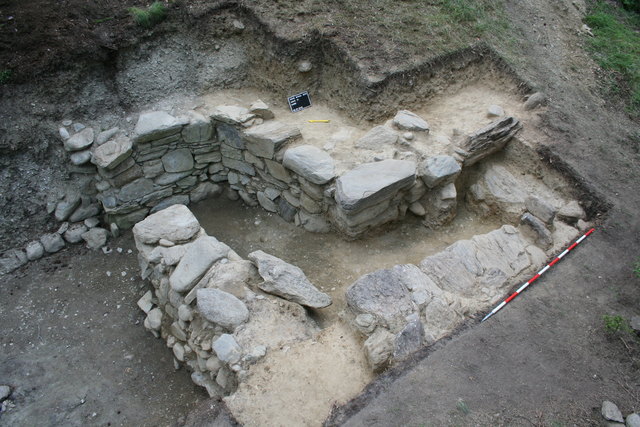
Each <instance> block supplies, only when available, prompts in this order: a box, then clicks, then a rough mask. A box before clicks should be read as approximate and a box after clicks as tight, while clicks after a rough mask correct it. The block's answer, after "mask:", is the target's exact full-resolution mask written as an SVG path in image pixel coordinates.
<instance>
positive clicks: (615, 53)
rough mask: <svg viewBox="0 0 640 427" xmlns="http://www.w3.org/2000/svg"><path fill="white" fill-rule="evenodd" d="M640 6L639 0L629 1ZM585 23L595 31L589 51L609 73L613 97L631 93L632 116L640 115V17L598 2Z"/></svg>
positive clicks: (629, 95) (590, 41)
mask: <svg viewBox="0 0 640 427" xmlns="http://www.w3.org/2000/svg"><path fill="white" fill-rule="evenodd" d="M628 3H629V4H632V3H635V4H636V5H638V4H640V0H633V1H632V0H629V1H628ZM585 22H586V23H587V25H589V26H590V27H591V29H592V31H593V35H594V37H592V38H591V39H590V40H589V44H590V49H591V51H592V53H593V55H594V57H595V58H596V60H597V61H598V63H599V64H600V66H601V67H602V68H603V69H605V70H607V71H608V72H609V73H610V76H609V79H610V83H609V86H610V89H609V91H610V93H611V94H614V95H623V96H625V94H627V93H628V97H629V103H630V108H629V109H630V112H631V113H632V114H633V115H637V114H640V32H639V30H640V15H638V14H637V13H634V12H628V11H625V10H624V9H621V8H619V7H615V6H612V5H611V4H609V3H606V2H604V1H599V2H597V3H596V4H595V6H594V7H593V10H592V12H591V14H590V15H588V16H587V17H586V18H585Z"/></svg>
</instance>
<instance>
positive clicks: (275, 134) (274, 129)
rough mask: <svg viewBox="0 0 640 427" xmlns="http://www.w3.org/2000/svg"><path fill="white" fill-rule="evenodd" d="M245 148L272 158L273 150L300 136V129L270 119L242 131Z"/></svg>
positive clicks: (255, 153) (254, 153)
mask: <svg viewBox="0 0 640 427" xmlns="http://www.w3.org/2000/svg"><path fill="white" fill-rule="evenodd" d="M244 136H245V140H246V145H247V150H249V152H251V154H253V155H255V156H258V157H263V158H266V159H272V158H273V156H274V154H275V152H276V151H278V150H279V149H280V147H282V146H283V145H284V144H285V143H286V142H287V141H293V140H296V139H298V138H300V137H301V136H302V134H301V133H300V129H298V128H297V127H295V126H290V125H288V124H285V123H281V122H278V121H275V120H270V121H268V122H266V123H263V124H261V125H258V126H253V127H252V128H250V129H248V130H246V131H245V132H244Z"/></svg>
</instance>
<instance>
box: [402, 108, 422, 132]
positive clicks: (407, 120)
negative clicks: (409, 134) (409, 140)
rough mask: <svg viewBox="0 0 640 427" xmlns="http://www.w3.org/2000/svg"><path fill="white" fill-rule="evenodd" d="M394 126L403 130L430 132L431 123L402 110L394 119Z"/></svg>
mask: <svg viewBox="0 0 640 427" xmlns="http://www.w3.org/2000/svg"><path fill="white" fill-rule="evenodd" d="M393 124H394V125H395V126H396V127H397V128H398V129H402V130H410V131H414V132H415V131H417V132H428V131H429V123H427V121H426V120H425V119H423V118H422V117H420V116H418V115H417V114H415V113H412V112H411V111H408V110H400V111H398V113H397V114H396V116H395V117H394V118H393Z"/></svg>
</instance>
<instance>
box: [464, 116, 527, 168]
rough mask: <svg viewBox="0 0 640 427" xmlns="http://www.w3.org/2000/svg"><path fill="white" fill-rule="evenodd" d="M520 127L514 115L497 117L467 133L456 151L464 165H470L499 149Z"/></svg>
mask: <svg viewBox="0 0 640 427" xmlns="http://www.w3.org/2000/svg"><path fill="white" fill-rule="evenodd" d="M520 128H522V125H521V124H520V122H519V121H518V119H516V118H515V117H504V118H501V119H498V120H496V121H494V122H492V123H490V124H488V125H487V126H485V127H484V128H482V129H480V130H478V131H476V132H474V133H472V134H471V135H468V136H467V137H466V138H465V139H464V140H462V141H461V142H460V144H458V147H457V149H456V152H457V153H458V154H460V155H461V156H462V158H463V159H464V166H465V167H466V166H471V165H472V164H474V163H476V162H477V161H479V160H481V159H484V158H485V157H487V156H488V155H490V154H493V153H495V152H496V151H499V150H501V149H502V148H503V147H504V146H505V145H506V144H507V142H509V141H510V140H511V138H513V136H514V135H515V134H516V133H517V132H518V131H519V130H520Z"/></svg>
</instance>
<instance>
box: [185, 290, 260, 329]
mask: <svg viewBox="0 0 640 427" xmlns="http://www.w3.org/2000/svg"><path fill="white" fill-rule="evenodd" d="M196 298H197V305H198V310H199V311H200V313H202V315H203V316H204V317H205V318H206V319H207V320H208V321H210V322H213V323H215V324H218V325H220V326H222V327H223V328H225V329H229V330H234V329H235V328H236V327H237V326H239V325H241V324H242V323H244V322H246V321H247V319H248V318H249V310H248V309H247V306H246V305H244V303H243V302H242V301H240V300H239V299H238V298H236V297H234V296H233V295H231V294H229V293H227V292H224V291H221V290H219V289H211V288H206V289H198V291H197V293H196Z"/></svg>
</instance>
